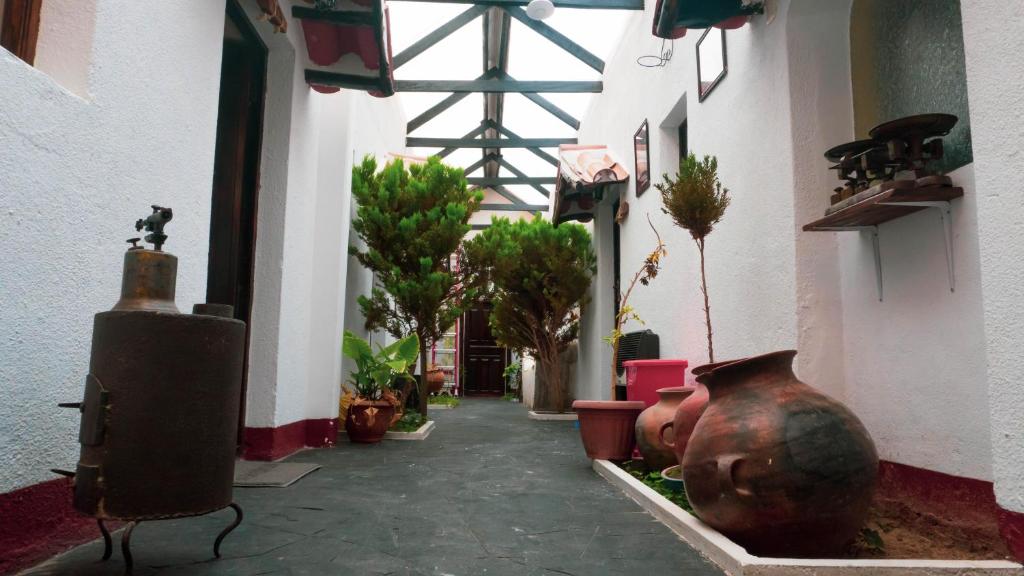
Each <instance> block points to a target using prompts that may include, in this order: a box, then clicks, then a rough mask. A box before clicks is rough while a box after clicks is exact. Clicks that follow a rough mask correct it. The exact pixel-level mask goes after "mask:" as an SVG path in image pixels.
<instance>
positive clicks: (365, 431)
mask: <svg viewBox="0 0 1024 576" xmlns="http://www.w3.org/2000/svg"><path fill="white" fill-rule="evenodd" d="M394 415H395V407H394V406H393V405H392V404H391V403H390V402H385V401H383V400H376V401H368V400H361V401H359V400H357V401H356V403H355V404H353V405H352V406H350V407H349V409H348V417H347V418H345V432H347V433H348V439H349V441H351V442H358V443H360V444H375V443H377V442H380V441H381V440H383V439H384V434H386V433H387V431H388V428H390V427H391V419H392V417H394Z"/></svg>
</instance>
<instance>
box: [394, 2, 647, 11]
mask: <svg viewBox="0 0 1024 576" xmlns="http://www.w3.org/2000/svg"><path fill="white" fill-rule="evenodd" d="M407 1H409V2H426V3H429V4H479V5H482V6H502V7H505V6H526V5H527V4H529V3H530V0H407ZM556 5H557V6H558V7H559V8H579V9H584V10H643V9H644V0H556Z"/></svg>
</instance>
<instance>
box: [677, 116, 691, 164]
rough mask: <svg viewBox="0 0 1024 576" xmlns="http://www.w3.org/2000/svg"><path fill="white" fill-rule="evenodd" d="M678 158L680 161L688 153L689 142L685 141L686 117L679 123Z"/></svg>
mask: <svg viewBox="0 0 1024 576" xmlns="http://www.w3.org/2000/svg"><path fill="white" fill-rule="evenodd" d="M678 138H679V140H678V142H679V160H680V161H682V160H683V159H684V158H686V157H687V156H689V155H690V144H689V142H687V141H686V118H683V123H682V124H680V125H679V134H678Z"/></svg>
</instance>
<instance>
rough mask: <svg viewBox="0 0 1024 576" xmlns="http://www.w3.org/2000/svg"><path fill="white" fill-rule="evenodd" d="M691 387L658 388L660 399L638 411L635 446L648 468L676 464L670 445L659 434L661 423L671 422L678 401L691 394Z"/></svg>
mask: <svg viewBox="0 0 1024 576" xmlns="http://www.w3.org/2000/svg"><path fill="white" fill-rule="evenodd" d="M693 392H694V388H693V387H686V386H674V387H671V388H658V390H657V393H658V396H659V397H660V399H659V400H658V402H656V403H655V404H653V405H652V406H650V407H648V408H647V409H646V410H644V411H643V412H641V413H640V416H638V417H637V419H636V447H637V448H638V449H639V450H640V455H641V456H643V457H644V464H646V465H647V469H648V470H664V469H665V468H668V467H669V466H672V465H674V464H678V462H677V461H676V455H675V452H673V451H672V447H671V445H669V444H667V443H665V442H664V441H663V440H662V438H661V435H660V433H659V432H660V430H661V429H662V425H663V424H665V423H668V424H671V423H672V418H673V417H675V414H676V407H678V406H679V403H680V402H683V401H684V400H686V398H687V397H688V396H689V395H690V394H693Z"/></svg>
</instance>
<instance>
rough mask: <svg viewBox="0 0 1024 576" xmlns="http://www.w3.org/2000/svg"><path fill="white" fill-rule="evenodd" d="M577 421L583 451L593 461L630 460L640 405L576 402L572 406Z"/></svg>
mask: <svg viewBox="0 0 1024 576" xmlns="http://www.w3.org/2000/svg"><path fill="white" fill-rule="evenodd" d="M572 407H573V409H574V410H575V411H576V415H577V417H578V418H579V423H580V436H581V438H582V439H583V449H584V450H586V451H587V456H588V457H589V458H590V459H592V460H629V459H630V458H631V457H632V455H633V444H634V443H635V442H636V432H635V430H636V428H635V426H636V419H637V417H638V416H639V415H640V412H642V411H643V409H644V403H643V402H637V401H632V402H630V401H627V402H618V401H602V400H577V401H575V402H573V403H572Z"/></svg>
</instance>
